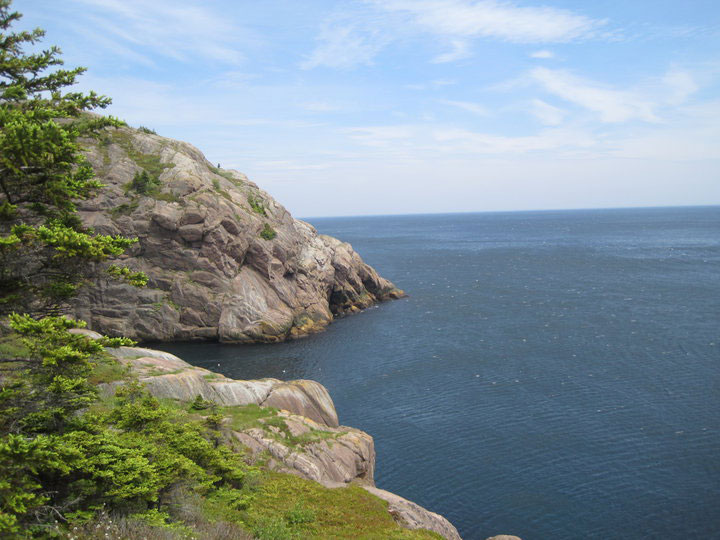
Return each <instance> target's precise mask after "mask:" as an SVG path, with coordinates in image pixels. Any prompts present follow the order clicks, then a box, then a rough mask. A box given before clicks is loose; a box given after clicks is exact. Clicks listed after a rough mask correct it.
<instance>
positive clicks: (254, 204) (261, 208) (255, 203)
mask: <svg viewBox="0 0 720 540" xmlns="http://www.w3.org/2000/svg"><path fill="white" fill-rule="evenodd" d="M247 200H248V204H249V205H250V208H252V211H253V212H255V213H256V214H260V215H261V216H265V217H267V211H266V210H265V205H264V204H263V202H262V199H260V198H258V197H254V196H252V195H249V196H248V199H247Z"/></svg>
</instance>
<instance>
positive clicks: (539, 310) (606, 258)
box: [162, 207, 720, 540]
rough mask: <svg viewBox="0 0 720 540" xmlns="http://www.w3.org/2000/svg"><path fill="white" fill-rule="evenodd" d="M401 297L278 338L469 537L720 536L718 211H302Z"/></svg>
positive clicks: (191, 347)
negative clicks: (312, 332)
mask: <svg viewBox="0 0 720 540" xmlns="http://www.w3.org/2000/svg"><path fill="white" fill-rule="evenodd" d="M310 221H311V222H312V223H313V225H315V226H316V227H317V229H318V230H319V231H320V232H321V233H325V234H330V235H333V236H336V237H338V238H340V239H342V240H345V241H347V242H350V243H351V244H352V245H353V247H354V248H355V249H356V250H357V251H358V252H359V253H360V254H361V255H362V256H363V258H364V259H365V261H366V262H368V263H369V264H371V265H373V266H374V267H375V268H376V269H377V270H378V271H379V272H380V273H381V274H382V275H383V276H385V277H387V278H389V279H391V280H392V281H394V282H395V283H396V284H397V285H398V286H399V287H401V288H403V289H405V290H406V291H407V292H408V293H409V295H410V297H409V298H407V299H404V300H400V301H395V302H390V303H386V304H382V305H381V306H380V307H376V308H372V309H369V310H367V311H365V312H363V313H361V314H358V315H355V316H352V317H348V318H345V319H342V320H339V321H336V322H335V323H334V324H333V325H332V326H331V327H330V328H329V330H328V331H327V332H325V333H323V334H319V335H316V336H312V337H310V338H307V339H303V340H299V341H294V342H290V343H286V344H280V345H257V346H255V345H253V346H229V345H218V344H166V345H164V346H162V348H164V349H165V350H169V351H172V352H174V353H176V354H178V355H180V356H182V357H183V358H184V359H186V360H187V361H189V362H191V363H193V364H196V365H199V366H202V367H207V368H210V369H213V370H215V371H219V372H221V373H224V374H225V375H228V376H230V377H234V378H258V377H277V378H280V379H294V378H308V379H315V380H317V381H320V382H321V383H323V384H324V385H325V386H327V388H328V389H329V390H330V393H331V395H332V396H333V398H334V400H335V404H336V406H337V410H338V413H339V415H340V421H341V423H343V424H346V425H350V426H354V427H357V428H360V429H363V430H365V431H367V432H369V433H370V434H372V435H373V436H374V437H375V444H376V448H377V454H378V455H377V473H376V481H377V484H378V486H379V487H381V488H384V489H387V490H390V491H393V492H395V493H398V494H400V495H402V496H404V497H407V498H409V499H411V500H413V501H416V502H417V503H419V504H421V505H423V506H425V507H427V508H428V509H431V510H433V511H435V512H439V513H441V514H443V515H444V516H446V517H447V518H448V519H450V520H451V521H452V522H453V523H454V524H455V525H456V526H457V527H458V529H459V530H460V533H461V534H462V535H463V537H464V538H466V539H484V538H486V537H488V536H491V535H493V534H499V533H506V534H515V535H518V536H520V537H522V538H523V540H535V539H538V540H542V539H549V538H553V539H554V540H559V539H588V538H598V539H615V538H633V539H635V538H658V539H673V538H678V539H680V538H683V539H684V538H703V539H706V538H720V207H708V208H670V209H632V210H586V211H562V212H514V213H488V214H454V215H417V216H397V217H367V218H333V219H325V218H323V219H311V220H310Z"/></svg>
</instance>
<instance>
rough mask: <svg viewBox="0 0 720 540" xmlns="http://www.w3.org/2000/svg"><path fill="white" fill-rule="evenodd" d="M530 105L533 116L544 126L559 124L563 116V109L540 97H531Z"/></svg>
mask: <svg viewBox="0 0 720 540" xmlns="http://www.w3.org/2000/svg"><path fill="white" fill-rule="evenodd" d="M530 105H531V108H530V110H531V112H532V114H533V116H535V118H537V119H538V120H539V121H540V122H541V123H542V124H545V125H546V126H559V125H560V124H562V122H563V119H564V118H565V114H566V113H565V111H563V110H562V109H560V108H558V107H555V106H554V105H550V104H549V103H546V102H544V101H543V100H541V99H533V100H532V101H531V104H530Z"/></svg>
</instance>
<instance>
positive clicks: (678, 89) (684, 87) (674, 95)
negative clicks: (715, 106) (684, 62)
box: [663, 70, 698, 105]
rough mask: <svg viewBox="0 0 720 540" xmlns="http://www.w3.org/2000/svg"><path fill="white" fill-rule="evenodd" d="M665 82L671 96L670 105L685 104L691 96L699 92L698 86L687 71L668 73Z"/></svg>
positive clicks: (668, 100)
mask: <svg viewBox="0 0 720 540" xmlns="http://www.w3.org/2000/svg"><path fill="white" fill-rule="evenodd" d="M663 82H664V83H665V85H666V86H667V87H668V88H669V90H670V95H669V96H668V98H667V102H668V103H669V104H670V105H679V104H681V103H684V102H685V100H686V99H687V98H688V97H689V96H690V95H691V94H694V93H695V92H697V90H698V85H697V84H696V83H695V80H694V79H693V77H692V75H690V74H689V73H688V72H686V71H679V70H672V71H668V72H667V73H666V74H665V77H663Z"/></svg>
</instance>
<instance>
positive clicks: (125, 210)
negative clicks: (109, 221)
mask: <svg viewBox="0 0 720 540" xmlns="http://www.w3.org/2000/svg"><path fill="white" fill-rule="evenodd" d="M139 205H140V201H139V200H138V199H133V200H132V201H130V202H129V203H123V204H121V205H119V206H116V207H115V208H113V209H112V210H110V215H111V216H112V217H119V216H128V215H130V214H132V213H133V212H134V211H135V210H137V208H138V206H139Z"/></svg>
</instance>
